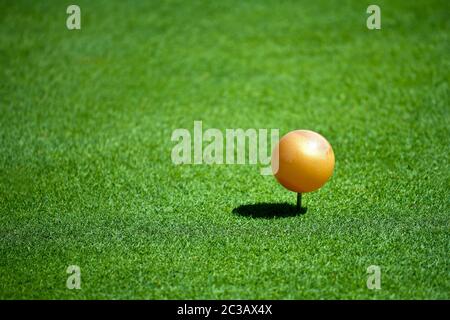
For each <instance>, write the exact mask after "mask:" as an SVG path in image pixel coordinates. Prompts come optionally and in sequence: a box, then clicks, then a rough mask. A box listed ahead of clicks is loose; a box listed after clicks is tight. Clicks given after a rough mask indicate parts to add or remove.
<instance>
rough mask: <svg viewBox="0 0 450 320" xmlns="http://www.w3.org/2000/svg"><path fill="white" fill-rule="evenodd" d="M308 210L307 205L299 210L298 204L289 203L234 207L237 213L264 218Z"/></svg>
mask: <svg viewBox="0 0 450 320" xmlns="http://www.w3.org/2000/svg"><path fill="white" fill-rule="evenodd" d="M306 211H308V208H307V207H305V208H301V209H300V211H298V210H297V207H296V206H294V205H292V204H289V203H255V204H244V205H241V206H239V207H237V208H234V209H233V213H234V214H235V215H238V216H242V217H251V218H263V219H272V218H284V217H294V216H299V215H302V214H305V213H306Z"/></svg>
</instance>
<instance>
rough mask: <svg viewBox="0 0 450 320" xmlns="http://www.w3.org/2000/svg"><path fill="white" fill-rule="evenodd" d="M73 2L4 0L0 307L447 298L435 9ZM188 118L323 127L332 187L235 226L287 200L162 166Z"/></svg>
mask: <svg viewBox="0 0 450 320" xmlns="http://www.w3.org/2000/svg"><path fill="white" fill-rule="evenodd" d="M76 3H77V4H78V5H80V7H81V11H82V29H81V30H80V31H69V30H67V29H66V27H65V20H66V17H67V15H66V13H65V11H66V7H67V6H68V5H69V4H70V3H69V2H67V3H66V2H60V1H28V2H25V1H14V2H13V1H2V2H1V4H0V73H1V79H2V80H1V83H0V298H2V299H17V298H19V299H21V298H51V299H55V298H69V299H79V298H95V299H97V298H101V299H103V298H125V299H128V298H138V299H140V298H146V299H147V298H148V299H174V298H180V299H182V298H188V299H191V298H206V299H211V298H224V299H229V298H232V299H234V298H244V299H253V298H258V299H262V298H265V299H278V298H281V299H291V298H296V299H311V298H319V299H335V298H345V299H346V298H350V299H353V298H358V299H392V298H395V299H412V298H417V299H429V298H440V299H449V298H450V294H449V293H450V281H449V249H450V223H449V217H450V170H449V169H450V166H449V163H450V118H449V110H450V108H449V74H450V73H449V71H450V59H449V52H450V46H449V34H450V20H449V19H448V12H450V4H449V2H448V1H445V0H443V1H414V2H413V3H410V1H402V2H401V1H377V4H378V5H380V7H381V12H382V30H379V31H369V30H368V29H367V28H366V18H367V16H368V15H367V14H366V12H365V11H366V8H367V6H368V5H369V4H371V3H369V2H364V1H362V2H361V1H339V5H338V4H337V2H335V1H302V2H298V1H283V2H279V1H245V2H243V1H214V2H213V1H169V2H159V1H148V3H144V1H142V2H133V3H130V4H127V3H126V2H124V1H114V2H112V1H87V0H80V1H77V2H76ZM194 120H202V121H203V126H204V128H205V129H206V128H219V129H221V130H224V129H225V128H257V129H258V128H279V129H280V133H281V134H285V133H287V132H289V131H291V130H294V129H300V128H302V129H311V130H314V131H317V132H320V133H321V134H323V135H324V136H325V137H327V139H328V140H329V141H330V143H331V144H332V146H333V148H334V152H335V155H336V167H335V172H334V175H333V178H332V180H331V181H330V182H329V183H327V184H326V185H325V186H324V187H323V188H322V189H320V190H319V191H317V192H314V193H310V194H306V195H305V196H304V203H305V205H306V206H307V207H308V212H307V214H305V215H300V216H298V215H297V216H288V217H274V218H270V217H260V218H258V217H250V216H245V215H239V214H236V213H235V212H236V209H237V208H239V207H240V206H242V205H252V204H257V203H263V204H264V203H266V204H276V203H285V202H288V203H294V202H295V194H293V193H291V192H288V191H286V190H284V189H283V188H282V187H281V186H280V185H278V184H277V183H276V181H275V179H274V178H273V177H270V176H265V177H264V176H261V175H260V174H259V169H258V167H257V166H251V165H222V166H219V165H215V166H214V165H212V166H208V165H197V166H194V165H182V166H175V165H173V164H172V162H171V158H170V155H171V149H172V147H173V146H174V143H173V142H171V140H170V137H171V133H172V131H173V130H174V129H176V128H188V129H190V130H191V131H192V127H193V122H194ZM233 211H234V212H233ZM255 214H258V212H255ZM69 265H78V266H80V267H81V279H82V284H81V286H82V289H81V290H68V289H67V288H66V279H67V277H68V275H67V274H66V268H67V267H68V266H69ZM370 265H379V266H380V267H381V271H382V280H381V281H382V282H381V287H382V289H381V290H373V291H372V290H368V289H367V287H366V281H367V276H368V275H367V273H366V269H367V267H368V266H370Z"/></svg>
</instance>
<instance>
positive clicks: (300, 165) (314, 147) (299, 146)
mask: <svg viewBox="0 0 450 320" xmlns="http://www.w3.org/2000/svg"><path fill="white" fill-rule="evenodd" d="M333 169H334V152H333V149H332V148H331V145H330V143H329V142H328V141H327V140H326V139H325V138H324V137H322V136H321V135H320V134H318V133H317V132H314V131H310V130H295V131H291V132H289V133H288V134H286V135H285V136H283V137H282V138H281V139H280V141H279V142H278V144H277V146H276V147H275V148H274V150H273V152H272V172H273V174H274V175H275V178H276V179H277V180H278V182H279V183H280V184H281V185H282V186H283V187H285V188H286V189H288V190H291V191H294V192H298V193H304V192H311V191H314V190H317V189H319V188H320V187H321V186H323V185H324V184H325V182H327V180H328V179H329V178H330V177H331V175H332V174H333Z"/></svg>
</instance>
